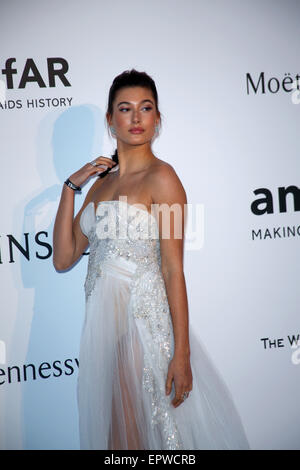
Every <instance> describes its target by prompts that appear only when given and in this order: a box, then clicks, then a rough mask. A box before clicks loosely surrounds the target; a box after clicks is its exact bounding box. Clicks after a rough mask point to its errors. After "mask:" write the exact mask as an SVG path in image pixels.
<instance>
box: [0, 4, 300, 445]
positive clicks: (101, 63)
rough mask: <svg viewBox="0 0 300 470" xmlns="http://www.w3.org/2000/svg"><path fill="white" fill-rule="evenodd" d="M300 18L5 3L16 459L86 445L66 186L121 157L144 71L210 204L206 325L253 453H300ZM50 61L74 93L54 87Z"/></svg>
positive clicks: (191, 272) (4, 346) (7, 321)
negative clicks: (116, 101)
mask: <svg viewBox="0 0 300 470" xmlns="http://www.w3.org/2000/svg"><path fill="white" fill-rule="evenodd" d="M299 13H300V4H299V2H298V1H293V0H289V1H284V0H282V1H278V0H277V1H274V0H269V1H266V0H265V1H264V0H260V1H258V0H255V1H254V0H252V1H251V2H250V1H249V2H247V1H234V0H227V1H226V2H224V1H221V0H215V1H204V0H185V1H183V0H176V1H172V0H164V1H161V0H152V1H151V2H140V1H137V0H129V1H126V2H123V1H122V0H110V1H109V2H108V1H100V0H98V1H96V0H94V1H93V0H86V1H84V2H81V1H79V0H78V1H69V0H68V1H67V0H65V1H64V2H60V1H58V0H55V1H51V2H40V1H34V0H28V1H27V2H22V1H21V0H20V1H16V0H7V1H5V0H1V3H0V39H1V50H0V80H1V82H0V98H1V105H0V133H1V134H0V149H1V176H2V178H1V219H0V220H1V231H0V250H1V251H0V253H1V259H0V275H1V316H0V448H1V449H77V448H78V447H79V436H78V424H77V419H78V416H77V407H76V379H77V371H78V362H76V360H77V358H78V353H79V340H80V333H81V326H82V322H83V318H84V291H83V283H84V278H85V274H86V269H87V258H88V256H84V257H83V258H82V259H81V260H80V262H78V263H77V265H76V266H75V267H74V268H73V269H72V270H70V271H69V272H66V273H64V274H62V273H57V272H56V271H55V269H54V267H53V264H52V256H51V250H52V248H51V246H52V230H53V223H54V218H55V214H56V210H57V206H58V203H59V198H60V192H61V187H62V184H63V181H64V180H65V179H66V177H68V176H69V175H70V174H72V173H73V172H74V171H75V170H76V169H78V168H79V167H80V166H82V165H83V164H84V163H86V162H87V161H90V160H91V159H93V158H95V157H96V156H98V155H110V154H112V153H113V151H114V149H115V145H114V141H112V140H111V139H109V137H108V136H107V133H106V129H105V126H104V117H105V111H106V105H107V98H108V91H109V87H110V85H111V83H112V80H113V78H114V77H115V76H116V75H118V74H119V73H121V72H123V71H124V70H128V69H131V68H133V67H134V68H136V69H137V70H139V71H146V72H147V73H149V74H150V75H151V76H152V77H153V79H154V80H155V82H156V85H157V89H158V94H159V100H160V102H159V104H160V110H161V112H162V115H163V121H162V133H161V136H160V138H159V139H158V140H156V141H155V143H154V146H153V152H154V153H155V155H157V156H158V157H159V158H162V159H163V160H165V161H167V162H169V163H170V164H171V165H172V166H173V167H174V168H175V170H176V172H177V174H178V176H179V177H180V179H181V181H182V183H183V185H184V187H185V189H186V192H187V196H188V202H189V204H190V208H192V209H193V210H194V208H196V207H201V221H202V223H201V225H200V227H198V230H199V231H198V236H199V235H200V239H201V243H200V246H198V247H194V249H193V247H192V246H190V248H191V249H186V252H185V274H186V282H187V288H188V296H189V314H190V322H191V324H193V325H194V327H195V329H196V330H197V332H198V334H199V335H200V336H201V339H202V341H203V343H204V344H205V345H206V347H207V349H208V350H209V352H210V354H211V356H212V358H213V360H214V361H215V364H216V367H217V368H218V369H219V371H220V372H221V373H222V375H223V377H224V379H225V381H226V382H227V384H228V386H229V388H230V389H231V392H232V394H233V397H234V399H235V403H236V405H237V408H238V410H239V412H240V415H241V418H242V420H243V423H244V426H245V430H246V433H247V435H248V438H249V441H250V446H251V447H252V448H256V449H299V448H300V446H299V435H298V434H299V421H300V406H299V385H300V372H299V371H300V365H299V362H300V347H297V345H296V344H295V346H296V347H295V348H292V347H291V343H293V339H297V338H298V339H299V333H300V332H299V300H300V299H299V297H300V294H299V273H300V268H299V266H300V264H299V261H300V260H299V235H300V224H299V210H300V192H299V170H300V165H299V150H300V143H299V138H298V136H299V122H300V117H299V113H300V106H299V105H298V104H297V102H298V100H297V97H298V94H297V93H296V92H294V91H293V89H292V85H291V84H292V82H293V81H295V80H298V79H299V77H298V78H297V74H298V73H299V64H298V60H297V57H298V56H297V47H298V44H299V34H298V31H299V26H298V21H299ZM9 59H14V60H15V61H13V62H9ZM28 59H31V60H29V61H28ZM47 59H53V61H54V62H55V63H54V70H57V69H60V68H61V67H62V66H63V64H67V65H68V70H67V71H65V77H66V80H67V81H66V80H65V81H62V80H61V79H60V78H59V76H57V75H56V76H55V82H54V83H52V82H51V74H50V84H49V76H48V68H47ZM54 59H55V60H54ZM10 64H11V65H10ZM34 66H36V68H34ZM49 66H50V68H51V63H50V64H49ZM10 69H14V71H13V73H12V74H10V71H9V70H10ZM26 77H27V80H26ZM30 77H33V78H34V80H33V79H31V80H30ZM7 80H8V82H7ZM295 83H296V85H297V86H298V88H299V83H298V81H297V82H296V81H295ZM53 84H54V85H55V86H50V85H53ZM4 85H5V87H4ZM20 85H21V86H20ZM7 86H10V88H8V89H6V90H5V89H4V88H7ZM3 89H4V90H3ZM4 95H5V96H4ZM293 97H294V98H293ZM39 100H41V101H39ZM293 100H294V102H293ZM90 184H92V181H91V182H90ZM90 184H88V185H87V186H85V188H84V191H83V194H82V195H77V196H76V212H77V211H78V210H79V208H80V207H81V204H82V202H83V199H84V195H85V193H86V192H87V190H88V187H89V186H90ZM279 188H283V189H279ZM284 188H289V190H290V192H289V193H288V194H287V197H286V199H285V196H284ZM259 199H263V201H260V202H257V201H258V200H259ZM284 200H286V207H284ZM187 237H188V234H187ZM18 244H19V245H18ZM187 248H188V247H187Z"/></svg>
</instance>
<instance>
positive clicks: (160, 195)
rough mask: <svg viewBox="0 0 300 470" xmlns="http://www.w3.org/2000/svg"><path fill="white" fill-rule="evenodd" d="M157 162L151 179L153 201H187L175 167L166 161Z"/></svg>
mask: <svg viewBox="0 0 300 470" xmlns="http://www.w3.org/2000/svg"><path fill="white" fill-rule="evenodd" d="M157 160H158V161H157V162H156V164H155V165H154V166H153V168H152V171H151V174H150V178H149V183H150V187H151V193H152V200H153V201H155V200H156V201H158V200H163V199H166V200H172V199H173V200H174V199H177V198H178V200H180V201H183V200H186V193H185V190H184V187H183V185H182V183H181V181H180V178H179V176H178V175H177V173H176V171H175V169H174V167H173V166H172V165H171V164H170V163H168V162H165V161H164V160H160V159H157ZM167 196H169V197H167Z"/></svg>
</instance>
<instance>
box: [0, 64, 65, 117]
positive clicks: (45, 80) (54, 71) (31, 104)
mask: <svg viewBox="0 0 300 470" xmlns="http://www.w3.org/2000/svg"><path fill="white" fill-rule="evenodd" d="M15 63H16V58H15V57H11V58H9V59H7V60H6V62H5V68H2V69H1V67H0V72H1V73H2V76H3V79H0V110H7V111H10V110H17V109H22V108H27V109H36V108H57V107H60V108H62V107H69V106H71V105H72V101H73V97H71V96H57V97H53V96H45V97H40V96H39V97H32V96H31V97H28V98H27V97H25V98H24V95H23V96H22V97H21V98H18V99H16V97H15V96H13V97H9V98H8V97H7V96H6V95H7V92H8V91H9V90H14V91H15V90H20V89H24V88H25V87H26V85H27V84H28V83H30V82H31V83H33V85H32V86H33V87H34V88H35V89H37V88H40V89H44V88H56V87H58V85H63V86H64V87H70V86H71V83H70V81H69V79H68V78H67V76H66V74H67V72H68V70H69V64H68V62H67V61H66V59H63V58H62V57H49V58H48V59H47V72H46V73H45V72H44V76H43V74H42V73H41V72H40V70H39V69H38V67H37V65H36V63H35V61H34V60H33V59H31V58H29V59H27V60H26V62H25V65H23V66H22V68H21V69H20V68H19V67H18V68H17V66H16V64H15ZM0 77H1V75H0ZM29 88H30V87H29ZM58 89H59V87H58ZM13 93H14V92H13Z"/></svg>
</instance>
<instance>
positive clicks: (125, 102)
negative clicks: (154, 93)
mask: <svg viewBox="0 0 300 470" xmlns="http://www.w3.org/2000/svg"><path fill="white" fill-rule="evenodd" d="M146 101H150V103H152V104H153V101H151V100H142V101H141V103H145V102H146ZM120 104H130V103H129V101H120V103H118V104H117V106H120Z"/></svg>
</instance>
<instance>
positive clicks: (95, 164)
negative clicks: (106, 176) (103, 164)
mask: <svg viewBox="0 0 300 470" xmlns="http://www.w3.org/2000/svg"><path fill="white" fill-rule="evenodd" d="M90 165H93V166H98V163H97V160H93V161H92V162H90Z"/></svg>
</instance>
